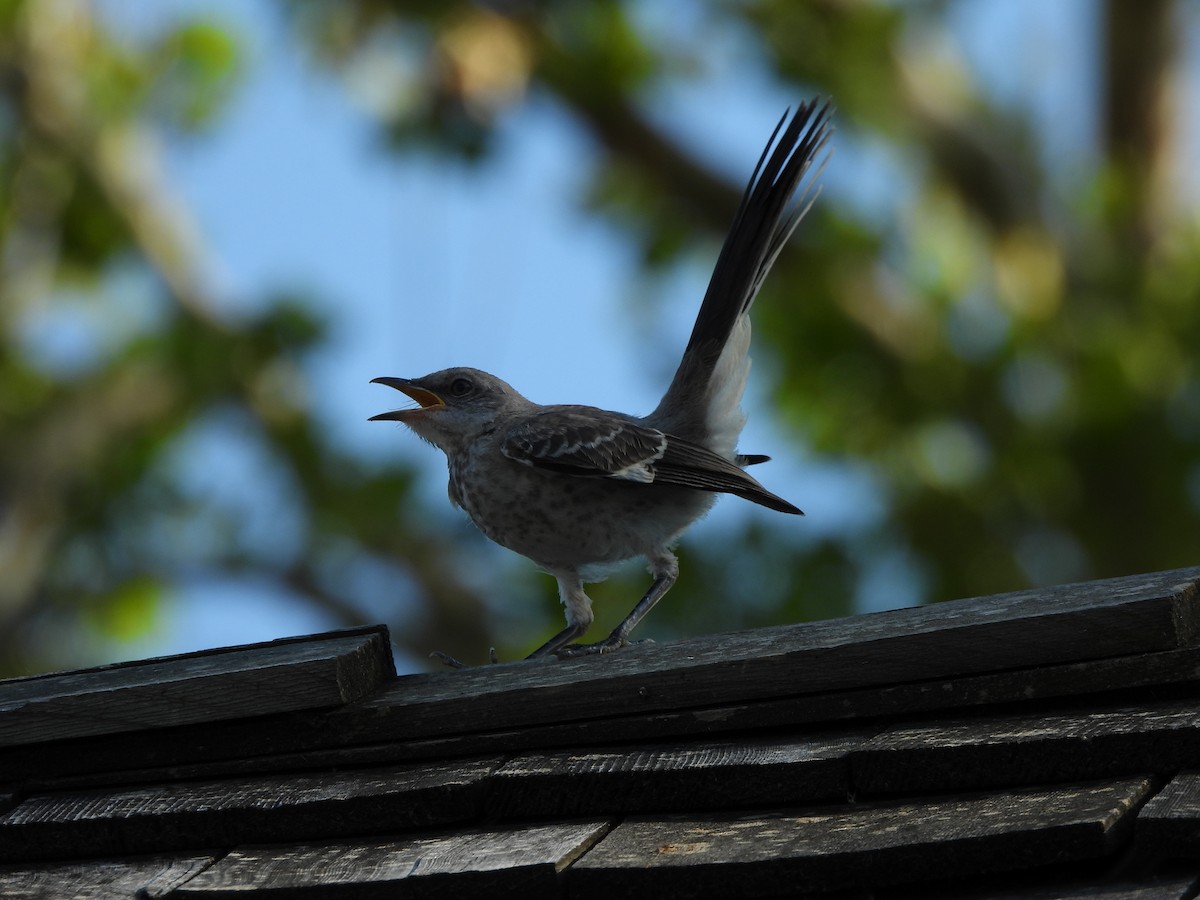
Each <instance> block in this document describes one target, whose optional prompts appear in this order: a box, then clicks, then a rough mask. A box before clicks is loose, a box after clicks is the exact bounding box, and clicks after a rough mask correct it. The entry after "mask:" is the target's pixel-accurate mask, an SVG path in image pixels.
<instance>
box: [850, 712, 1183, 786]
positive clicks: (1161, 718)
mask: <svg viewBox="0 0 1200 900" xmlns="http://www.w3.org/2000/svg"><path fill="white" fill-rule="evenodd" d="M1197 764H1200V703H1197V701H1196V699H1195V698H1188V699H1186V700H1177V701H1173V702H1169V703H1161V702H1160V703H1143V704H1140V705H1136V706H1126V705H1117V706H1107V707H1105V706H1100V707H1098V708H1096V707H1092V708H1087V707H1081V708H1076V709H1074V710H1070V709H1068V710H1065V711H1054V710H1046V711H1043V712H1040V713H1033V712H1022V713H1011V714H1007V715H990V716H977V717H972V718H963V719H951V720H944V719H932V720H929V721H927V722H924V723H916V724H903V725H897V726H894V727H892V728H890V729H888V730H886V731H883V732H882V733H880V734H879V735H877V736H876V737H874V738H873V739H871V740H870V741H867V742H865V743H863V744H862V745H861V746H859V747H857V748H855V749H854V750H853V751H852V752H851V756H850V765H851V768H852V770H853V772H854V779H853V784H854V788H855V789H856V790H858V791H860V792H863V793H866V794H880V793H915V792H920V791H933V790H962V789H964V788H986V787H996V786H1005V785H1021V784H1026V785H1034V784H1052V783H1054V782H1061V781H1064V780H1071V779H1076V780H1079V779H1093V778H1104V777H1111V776H1120V775H1132V774H1136V773H1139V772H1152V773H1159V774H1166V775H1170V774H1174V773H1175V772H1176V771H1178V770H1179V769H1180V768H1182V767H1183V766H1186V765H1197Z"/></svg>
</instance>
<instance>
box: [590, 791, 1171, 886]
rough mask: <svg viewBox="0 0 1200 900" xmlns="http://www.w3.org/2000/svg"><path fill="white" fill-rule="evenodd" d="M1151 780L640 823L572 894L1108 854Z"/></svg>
mask: <svg viewBox="0 0 1200 900" xmlns="http://www.w3.org/2000/svg"><path fill="white" fill-rule="evenodd" d="M1150 789H1151V782H1150V780H1149V779H1129V780H1126V781H1121V782H1116V783H1112V784H1101V785H1083V786H1076V787H1060V788H1053V789H1046V790H1037V791H1028V792H1017V793H1010V794H991V795H982V796H974V797H963V798H957V799H955V798H951V799H942V800H932V801H926V802H908V803H894V804H864V805H860V806H850V807H840V808H828V807H826V808H820V807H816V808H813V809H810V810H801V811H797V812H787V813H783V812H781V813H776V814H770V815H763V814H756V815H750V816H743V817H734V816H705V817H675V818H642V819H632V820H627V821H626V822H624V823H622V824H621V825H618V826H617V827H616V828H615V829H614V830H613V832H612V833H611V834H610V835H608V836H607V837H606V838H605V839H604V840H602V841H600V843H599V844H597V845H596V847H594V848H593V849H592V850H591V851H590V852H589V853H588V854H587V855H586V856H585V857H584V858H583V859H582V860H580V861H579V862H578V863H576V864H575V865H574V866H572V867H571V868H570V870H568V873H567V874H568V888H569V894H570V896H571V897H573V898H582V900H587V898H596V900H599V898H605V900H608V898H612V897H615V896H646V897H648V896H654V897H656V898H671V897H714V898H717V897H728V896H739V897H763V896H777V895H783V894H785V893H794V892H798V891H804V890H830V889H833V888H839V887H840V888H852V887H855V886H859V885H873V884H889V883H891V884H895V883H913V882H920V881H926V880H929V879H931V878H935V877H936V878H949V877H953V876H955V875H956V874H968V873H969V874H975V875H978V874H979V873H987V872H996V871H1005V870H1013V869H1025V868H1030V867H1033V866H1039V865H1044V864H1048V863H1052V862H1054V863H1063V862H1066V861H1070V860H1083V859H1091V858H1096V857H1100V856H1103V855H1104V854H1106V853H1107V852H1109V851H1110V850H1111V849H1112V848H1113V847H1114V846H1115V844H1116V842H1117V840H1118V838H1119V836H1120V835H1121V834H1122V833H1123V832H1127V831H1128V828H1129V822H1128V820H1129V819H1131V818H1132V815H1131V810H1132V809H1133V808H1134V807H1135V806H1136V805H1137V804H1138V803H1139V802H1141V800H1142V799H1143V798H1144V797H1145V796H1146V795H1147V793H1148V792H1149V791H1150Z"/></svg>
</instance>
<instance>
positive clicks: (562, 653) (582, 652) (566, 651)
mask: <svg viewBox="0 0 1200 900" xmlns="http://www.w3.org/2000/svg"><path fill="white" fill-rule="evenodd" d="M653 643H654V641H652V640H651V639H650V638H643V639H642V640H640V641H631V640H629V638H624V637H619V636H616V635H611V634H610V635H609V636H608V637H606V638H605V639H604V640H602V641H596V643H594V644H568V645H567V646H565V647H563V648H561V649H559V650H555V651H554V655H555V656H557V657H558V658H559V659H574V658H575V657H577V656H597V655H599V654H601V653H612V652H613V651H614V650H620V649H621V648H622V647H630V646H632V645H634V644H653Z"/></svg>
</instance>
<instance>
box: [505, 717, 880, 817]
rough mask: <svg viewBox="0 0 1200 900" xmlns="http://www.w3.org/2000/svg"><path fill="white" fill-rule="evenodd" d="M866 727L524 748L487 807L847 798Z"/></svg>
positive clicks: (602, 809) (680, 806) (546, 811)
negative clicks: (851, 759)
mask: <svg viewBox="0 0 1200 900" xmlns="http://www.w3.org/2000/svg"><path fill="white" fill-rule="evenodd" d="M872 733H873V731H872V732H866V733H863V732H840V733H835V734H830V735H809V736H800V735H793V736H789V737H777V738H743V739H740V740H736V741H700V742H695V743H688V744H664V745H649V746H646V745H643V746H640V747H639V746H631V747H619V748H616V747H614V748H610V749H607V750H604V749H599V748H597V749H595V750H581V751H575V752H568V751H564V752H558V753H527V754H522V755H521V756H518V757H516V758H515V759H513V760H511V761H509V762H508V763H505V764H504V765H503V766H501V767H500V769H499V770H497V771H496V773H495V774H494V775H493V776H492V777H491V778H490V779H489V780H488V801H487V809H488V811H489V812H490V813H492V814H493V815H499V816H514V817H549V816H563V817H569V816H584V815H594V814H602V813H637V812H651V811H676V810H711V809H731V808H735V807H741V808H745V807H752V806H757V805H763V806H772V807H776V806H781V805H785V804H791V803H800V802H815V801H819V800H833V799H844V798H845V797H846V795H847V793H848V792H849V790H850V784H849V767H848V766H847V764H846V759H847V754H848V753H849V752H850V751H851V750H852V749H853V748H855V747H857V746H860V745H861V744H862V743H863V742H864V741H865V740H866V738H867V737H868V736H869V735H870V734H872Z"/></svg>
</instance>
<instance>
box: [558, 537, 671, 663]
mask: <svg viewBox="0 0 1200 900" xmlns="http://www.w3.org/2000/svg"><path fill="white" fill-rule="evenodd" d="M650 572H651V574H653V575H654V582H653V583H652V584H651V585H650V589H649V590H647V591H646V593H645V594H644V595H643V596H642V599H641V600H639V601H638V602H637V605H635V606H634V607H633V609H631V610H630V611H629V615H627V616H626V617H625V618H624V619H622V620H621V624H620V625H618V626H617V627H616V628H614V629H613V630H612V634H610V635H609V636H608V637H606V638H605V639H604V640H602V641H597V642H596V643H595V644H573V645H571V646H569V647H561V649H559V650H556V651H551V652H553V653H555V655H556V656H558V657H559V658H560V659H566V658H568V657H572V656H586V655H589V654H594V653H609V652H610V651H612V650H619V649H621V648H622V647H625V646H628V645H629V635H630V634H632V633H633V629H634V628H636V627H637V624H638V622H640V621H642V619H644V618H645V617H646V613H648V612H650V610H652V609H654V604H656V603H657V602H658V601H659V600H661V599H662V597H663V594H665V593H666V592H667V591H669V590H670V589H671V585H673V584H674V583H675V579H677V578H678V577H679V560H677V559H676V558H675V556H674V554H672V553H669V552H668V551H666V550H663V551H662V552H660V553H659V554H657V555H655V556H654V557H652V558H651V560H650ZM561 636H562V635H559V637H561Z"/></svg>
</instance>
